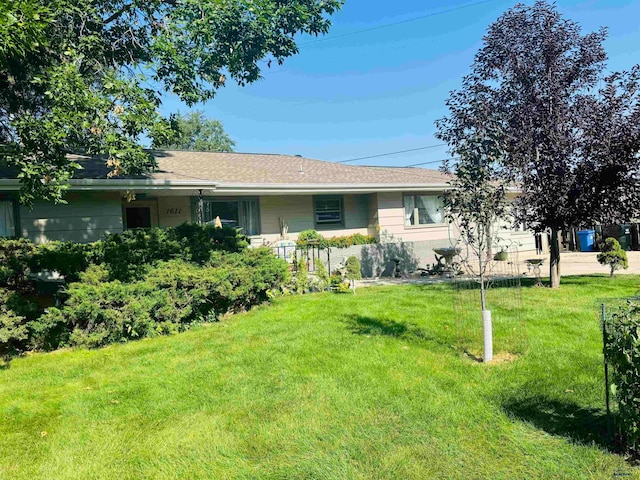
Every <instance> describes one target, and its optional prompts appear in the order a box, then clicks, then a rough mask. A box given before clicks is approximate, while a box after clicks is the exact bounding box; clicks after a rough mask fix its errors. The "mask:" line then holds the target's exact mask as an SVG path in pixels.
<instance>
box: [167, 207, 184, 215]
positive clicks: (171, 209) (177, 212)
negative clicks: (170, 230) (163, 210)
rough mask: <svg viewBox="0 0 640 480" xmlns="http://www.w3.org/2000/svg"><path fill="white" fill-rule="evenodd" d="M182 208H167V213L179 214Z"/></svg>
mask: <svg viewBox="0 0 640 480" xmlns="http://www.w3.org/2000/svg"><path fill="white" fill-rule="evenodd" d="M181 213H182V208H167V215H180V214H181Z"/></svg>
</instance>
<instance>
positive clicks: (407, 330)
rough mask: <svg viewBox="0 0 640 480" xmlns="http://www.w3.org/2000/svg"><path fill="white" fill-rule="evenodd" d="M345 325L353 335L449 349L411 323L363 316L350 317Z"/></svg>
mask: <svg viewBox="0 0 640 480" xmlns="http://www.w3.org/2000/svg"><path fill="white" fill-rule="evenodd" d="M345 323H346V325H347V328H348V329H349V330H350V331H351V333H353V334H355V335H368V336H383V337H392V338H397V339H399V340H404V341H406V342H412V343H424V342H433V343H437V344H439V345H443V346H446V347H450V345H448V344H447V343H446V342H444V341H443V340H442V339H439V338H436V337H434V336H432V335H429V334H428V333H427V332H426V331H425V330H423V329H422V328H420V327H418V326H417V325H415V324H413V323H407V322H397V321H395V320H390V319H386V318H373V317H367V316H363V315H351V316H349V317H347V318H346V320H345Z"/></svg>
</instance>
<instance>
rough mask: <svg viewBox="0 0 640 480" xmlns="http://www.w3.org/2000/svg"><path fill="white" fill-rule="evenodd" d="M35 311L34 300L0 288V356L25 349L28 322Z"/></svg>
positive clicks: (26, 345)
mask: <svg viewBox="0 0 640 480" xmlns="http://www.w3.org/2000/svg"><path fill="white" fill-rule="evenodd" d="M37 313H38V306H37V304H36V303H35V302H32V301H30V300H27V299H25V298H24V297H23V296H22V295H20V294H18V293H16V292H13V291H10V290H6V289H4V288H0V357H3V356H5V355H8V354H11V353H18V352H21V351H24V350H26V349H27V347H28V339H29V322H30V321H32V320H33V319H35V318H36V316H37Z"/></svg>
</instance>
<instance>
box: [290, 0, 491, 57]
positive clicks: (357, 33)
mask: <svg viewBox="0 0 640 480" xmlns="http://www.w3.org/2000/svg"><path fill="white" fill-rule="evenodd" d="M494 1H495V0H481V1H479V2H474V3H469V4H467V5H458V6H457V7H453V8H449V9H447V10H440V11H439V12H433V13H427V14H426V15H421V16H419V17H413V18H408V19H406V20H400V21H398V22H393V23H386V24H384V25H378V26H377V27H371V28H365V29H363V30H356V31H355V32H349V33H343V34H341V35H334V36H328V37H325V38H319V39H318V40H313V41H311V42H307V43H301V44H300V45H298V47H307V46H309V45H315V44H317V43H323V42H331V41H333V40H338V39H340V38H345V37H351V36H353V35H359V34H361V33H366V32H373V31H376V30H381V29H383V28H389V27H395V26H396V25H403V24H405V23H410V22H417V21H418V20H424V19H425V18H431V17H437V16H438V15H444V14H445V13H451V12H455V11H458V10H462V9H465V8H471V7H475V6H477V5H482V4H484V3H489V2H494Z"/></svg>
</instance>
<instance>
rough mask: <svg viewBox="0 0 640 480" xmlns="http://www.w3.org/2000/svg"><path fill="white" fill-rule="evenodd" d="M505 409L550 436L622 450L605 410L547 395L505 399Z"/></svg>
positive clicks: (615, 451)
mask: <svg viewBox="0 0 640 480" xmlns="http://www.w3.org/2000/svg"><path fill="white" fill-rule="evenodd" d="M502 408H503V409H504V411H505V412H506V413H507V414H508V415H509V416H511V417H514V418H517V419H518V420H522V421H525V422H528V423H531V424H532V425H534V426H536V427H537V428H540V429H542V430H544V431H545V432H547V433H548V434H550V435H556V436H561V437H567V438H571V439H572V440H573V441H575V442H577V443H581V444H584V445H591V444H595V445H598V446H599V447H601V448H603V449H606V450H608V451H609V452H612V453H620V449H619V448H618V446H617V445H615V444H614V443H613V442H612V441H611V439H610V437H609V434H608V429H607V414H606V412H604V411H603V410H600V409H596V408H585V407H581V406H580V405H578V404H576V403H574V402H571V401H561V400H555V399H551V398H548V397H545V396H531V397H525V398H512V399H509V400H507V401H505V402H503V404H502Z"/></svg>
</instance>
